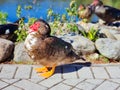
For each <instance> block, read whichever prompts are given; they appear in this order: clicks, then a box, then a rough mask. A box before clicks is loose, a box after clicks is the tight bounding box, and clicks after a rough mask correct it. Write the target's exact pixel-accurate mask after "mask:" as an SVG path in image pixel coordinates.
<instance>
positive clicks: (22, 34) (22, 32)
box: [14, 19, 27, 42]
mask: <svg viewBox="0 0 120 90" xmlns="http://www.w3.org/2000/svg"><path fill="white" fill-rule="evenodd" d="M26 31H27V30H26V26H25V23H24V20H23V19H21V20H20V21H19V29H18V30H16V31H15V32H14V33H15V34H16V35H17V42H21V41H24V40H25V38H26V37H27V32H26Z"/></svg>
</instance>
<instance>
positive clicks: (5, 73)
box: [0, 65, 16, 79]
mask: <svg viewBox="0 0 120 90" xmlns="http://www.w3.org/2000/svg"><path fill="white" fill-rule="evenodd" d="M15 71H16V66H13V65H5V66H3V68H2V70H1V72H0V78H10V79H11V78H13V77H14V74H15Z"/></svg>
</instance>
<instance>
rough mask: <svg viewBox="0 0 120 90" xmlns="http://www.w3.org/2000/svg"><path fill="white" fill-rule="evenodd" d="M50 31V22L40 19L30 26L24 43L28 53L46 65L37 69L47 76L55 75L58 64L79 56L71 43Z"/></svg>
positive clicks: (71, 60) (68, 61) (73, 59)
mask: <svg viewBox="0 0 120 90" xmlns="http://www.w3.org/2000/svg"><path fill="white" fill-rule="evenodd" d="M50 32H51V28H50V26H49V24H48V23H47V22H46V21H44V20H42V19H38V20H37V21H35V22H34V24H32V25H31V26H30V28H29V30H28V33H29V34H28V36H27V38H26V40H25V43H24V45H25V48H26V51H27V53H28V55H29V56H30V57H31V58H32V59H33V60H34V61H37V62H39V63H40V64H42V65H44V67H42V68H36V69H35V70H36V72H38V73H41V74H40V76H43V77H45V78H48V77H50V76H52V75H53V73H54V71H55V67H56V65H61V64H67V63H70V62H73V61H75V60H76V59H78V58H79V56H77V55H76V54H75V53H74V52H73V47H72V45H71V44H70V43H68V42H65V41H63V40H62V39H60V38H57V37H55V36H51V35H50ZM50 68H51V69H50Z"/></svg>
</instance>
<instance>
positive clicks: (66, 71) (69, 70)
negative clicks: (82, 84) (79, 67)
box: [63, 65, 78, 79]
mask: <svg viewBox="0 0 120 90" xmlns="http://www.w3.org/2000/svg"><path fill="white" fill-rule="evenodd" d="M63 78H64V79H68V78H78V77H77V73H76V68H75V67H74V66H70V65H66V66H63Z"/></svg>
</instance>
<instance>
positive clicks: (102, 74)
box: [92, 67, 109, 79]
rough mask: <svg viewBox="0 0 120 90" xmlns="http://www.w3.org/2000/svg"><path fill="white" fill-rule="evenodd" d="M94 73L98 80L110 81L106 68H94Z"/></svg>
mask: <svg viewBox="0 0 120 90" xmlns="http://www.w3.org/2000/svg"><path fill="white" fill-rule="evenodd" d="M92 71H93V74H94V76H95V78H96V79H109V76H108V74H107V72H106V71H105V69H104V67H92Z"/></svg>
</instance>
